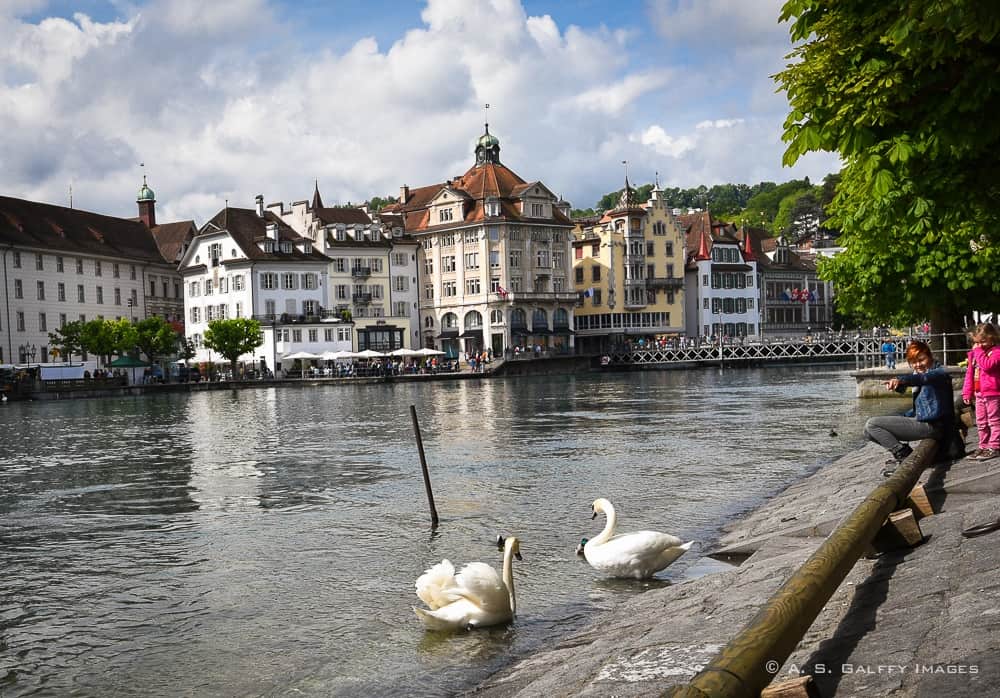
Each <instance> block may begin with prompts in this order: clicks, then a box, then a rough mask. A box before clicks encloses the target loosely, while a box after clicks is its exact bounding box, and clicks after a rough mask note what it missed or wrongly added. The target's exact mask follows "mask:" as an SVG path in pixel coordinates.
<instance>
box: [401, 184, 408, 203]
mask: <svg viewBox="0 0 1000 698" xmlns="http://www.w3.org/2000/svg"><path fill="white" fill-rule="evenodd" d="M409 198H410V187H409V186H407V185H405V184H404V185H403V186H401V187H400V188H399V203H401V204H405V203H406V200H407V199H409Z"/></svg>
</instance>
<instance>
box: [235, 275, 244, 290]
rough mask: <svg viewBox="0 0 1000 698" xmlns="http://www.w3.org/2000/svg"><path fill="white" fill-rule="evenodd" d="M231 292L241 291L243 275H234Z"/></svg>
mask: <svg viewBox="0 0 1000 698" xmlns="http://www.w3.org/2000/svg"><path fill="white" fill-rule="evenodd" d="M233 290H234V291H242V290H243V274H236V275H235V276H234V277H233Z"/></svg>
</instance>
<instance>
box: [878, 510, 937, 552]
mask: <svg viewBox="0 0 1000 698" xmlns="http://www.w3.org/2000/svg"><path fill="white" fill-rule="evenodd" d="M923 540H924V534H923V533H922V532H921V531H920V524H918V523H917V519H916V517H915V516H914V515H913V511H911V510H910V509H900V510H899V511H894V512H892V513H891V514H889V516H888V518H886V520H885V524H883V526H882V528H881V529H879V532H878V533H877V534H876V535H875V538H874V539H873V540H872V545H873V546H874V548H875V549H876V550H877V551H879V552H880V553H883V552H887V551H889V550H898V549H900V548H913V547H915V546H917V545H920V543H922V542H923Z"/></svg>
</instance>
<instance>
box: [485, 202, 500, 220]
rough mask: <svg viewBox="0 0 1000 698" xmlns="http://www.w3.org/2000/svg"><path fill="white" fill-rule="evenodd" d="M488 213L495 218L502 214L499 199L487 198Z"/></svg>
mask: <svg viewBox="0 0 1000 698" xmlns="http://www.w3.org/2000/svg"><path fill="white" fill-rule="evenodd" d="M486 215H487V216H489V217H490V218H495V217H496V216H499V215H500V201H498V200H497V199H487V200H486Z"/></svg>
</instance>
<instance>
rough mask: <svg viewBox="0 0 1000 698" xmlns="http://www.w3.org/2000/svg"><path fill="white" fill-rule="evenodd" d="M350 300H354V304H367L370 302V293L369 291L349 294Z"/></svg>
mask: <svg viewBox="0 0 1000 698" xmlns="http://www.w3.org/2000/svg"><path fill="white" fill-rule="evenodd" d="M351 300H352V301H354V304H355V305H367V304H368V303H371V302H372V294H370V293H355V294H354V295H353V296H351Z"/></svg>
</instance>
